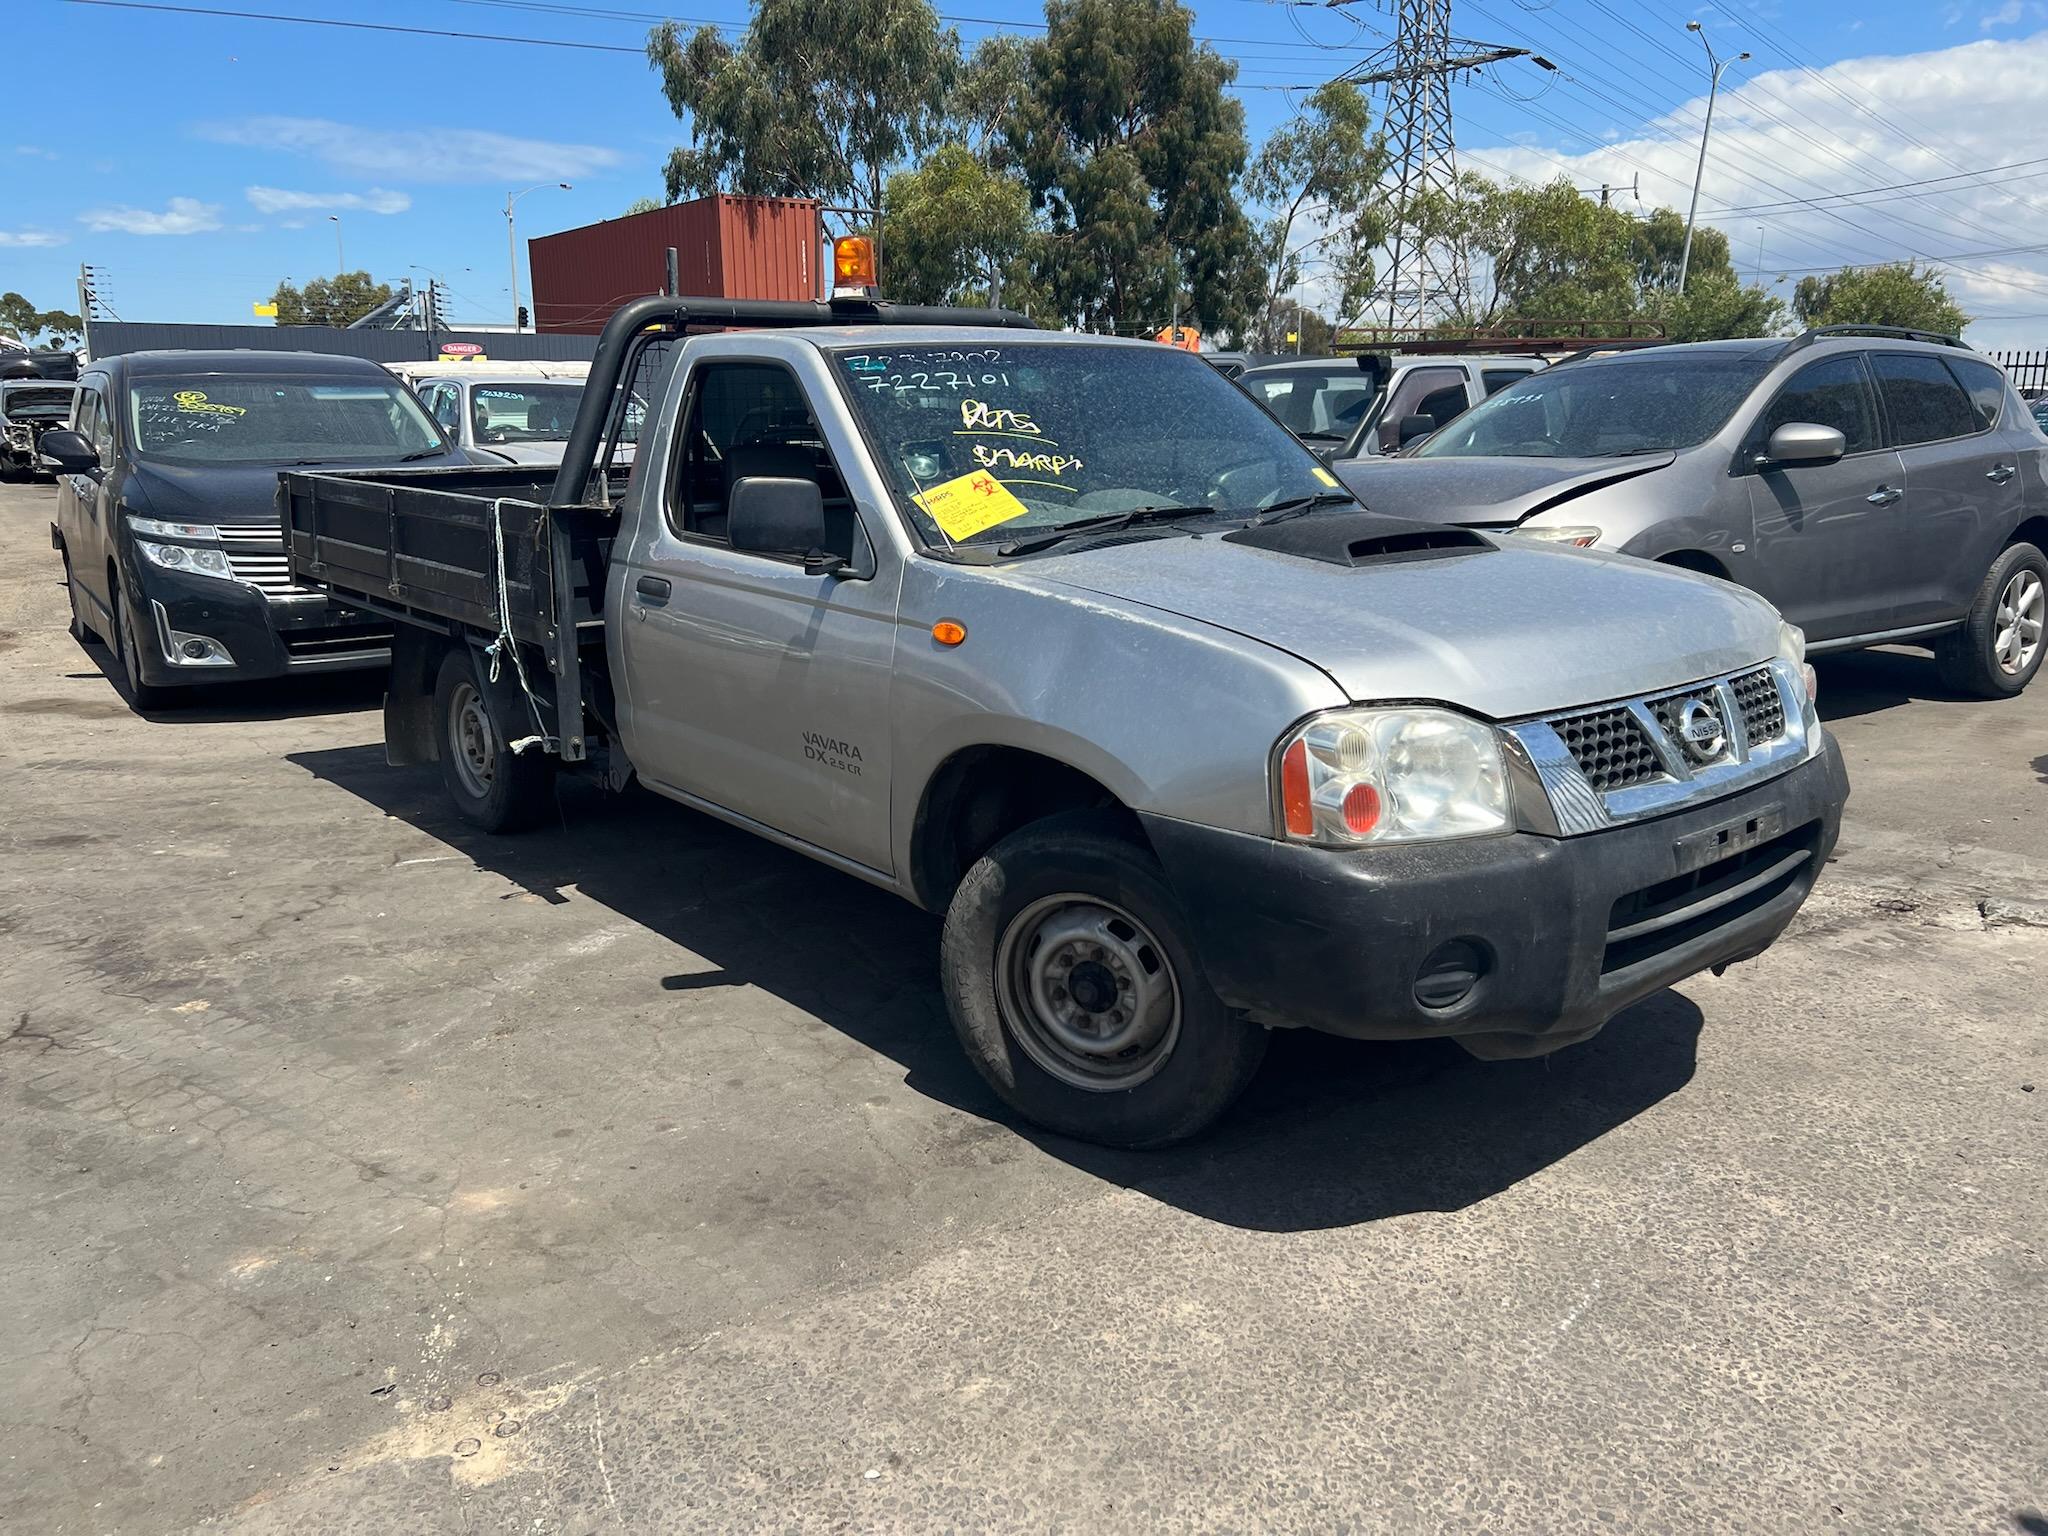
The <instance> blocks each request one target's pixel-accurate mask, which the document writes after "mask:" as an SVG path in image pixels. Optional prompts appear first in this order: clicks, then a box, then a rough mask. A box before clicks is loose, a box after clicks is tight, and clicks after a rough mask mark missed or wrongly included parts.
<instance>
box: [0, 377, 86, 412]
mask: <svg viewBox="0 0 2048 1536" xmlns="http://www.w3.org/2000/svg"><path fill="white" fill-rule="evenodd" d="M77 395H78V386H77V385H75V384H12V385H8V386H7V387H6V388H4V389H0V416H6V417H8V418H9V419H10V420H13V421H64V420H67V419H69V417H70V415H71V403H72V401H73V400H74V399H75V398H76V397H77Z"/></svg>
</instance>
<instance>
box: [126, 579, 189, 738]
mask: <svg viewBox="0 0 2048 1536" xmlns="http://www.w3.org/2000/svg"><path fill="white" fill-rule="evenodd" d="M108 579H109V580H110V581H112V582H113V585H114V634H113V636H112V639H113V642H114V651H115V654H117V655H118V656H119V657H120V658H121V680H122V682H123V683H124V684H125V685H126V687H127V690H128V703H129V705H130V707H131V708H133V709H134V710H135V711H136V712H137V713H138V714H147V713H148V712H149V711H150V710H153V709H168V708H169V707H170V706H172V705H173V704H176V703H177V702H178V701H179V700H180V699H182V698H184V696H185V694H184V690H183V689H181V688H165V687H163V686H161V685H160V684H157V683H152V682H147V681H145V680H144V678H143V675H142V648H143V647H144V646H145V645H148V644H149V643H150V639H151V635H150V632H149V631H148V630H147V629H145V628H143V625H142V621H141V620H140V619H139V618H137V617H136V614H135V605H134V604H133V603H131V602H129V601H128V590H127V588H125V587H124V586H122V585H121V579H120V577H119V576H118V575H115V574H113V573H109V577H108Z"/></svg>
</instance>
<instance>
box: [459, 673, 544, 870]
mask: <svg viewBox="0 0 2048 1536" xmlns="http://www.w3.org/2000/svg"><path fill="white" fill-rule="evenodd" d="M434 733H435V738H436V745H437V746H438V747H439V749H440V754H441V782H442V783H443V784H444V785H446V786H447V789H448V798H449V799H451V800H453V801H454V802H455V809H456V812H457V813H458V814H459V815H460V816H461V817H462V819H463V820H464V821H467V822H469V823H470V824H471V825H472V826H477V827H481V828H482V829H483V830H484V831H486V832H519V831H523V830H524V829H526V828H527V827H530V826H532V825H533V824H534V823H535V822H537V821H539V820H540V819H541V818H542V817H543V816H544V815H546V814H547V812H548V810H549V808H550V807H552V806H553V805H554V803H555V760H554V759H553V758H552V757H550V756H548V754H547V753H545V752H543V751H541V750H540V748H538V747H529V748H528V749H527V750H526V751H524V752H514V751H513V750H512V749H511V748H510V747H508V746H506V745H505V741H506V737H505V731H504V728H503V726H502V725H501V723H500V722H499V721H498V719H497V717H496V715H495V713H494V712H493V711H492V709H491V704H490V697H489V695H488V694H487V693H485V691H484V689H483V687H482V685H481V684H480V683H479V682H478V681H477V675H476V667H475V664H474V663H473V662H472V660H471V659H470V654H469V651H468V650H467V649H466V648H465V649H461V650H453V651H450V652H448V654H447V655H445V656H443V657H442V658H441V670H440V672H439V674H438V675H437V676H436V677H435V679H434Z"/></svg>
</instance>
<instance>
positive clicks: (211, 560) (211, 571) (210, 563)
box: [135, 539, 235, 581]
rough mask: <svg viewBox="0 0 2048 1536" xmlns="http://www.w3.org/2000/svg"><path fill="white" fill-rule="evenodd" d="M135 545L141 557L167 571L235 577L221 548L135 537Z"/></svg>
mask: <svg viewBox="0 0 2048 1536" xmlns="http://www.w3.org/2000/svg"><path fill="white" fill-rule="evenodd" d="M135 547H136V548H137V549H139V550H141V551H142V558H143V559H145V560H147V561H148V562H149V563H150V564H151V565H155V566H161V567H162V568H163V569H164V570H167V571H190V572H192V574H193V575H195V576H218V577H221V578H222V579H224V580H227V581H233V580H234V579H235V573H234V572H233V571H232V570H230V569H229V568H228V557H227V554H226V553H225V552H224V551H222V550H218V549H208V548H206V547H204V546H195V545H190V544H151V543H149V542H148V541H147V540H145V539H137V540H136V541H135Z"/></svg>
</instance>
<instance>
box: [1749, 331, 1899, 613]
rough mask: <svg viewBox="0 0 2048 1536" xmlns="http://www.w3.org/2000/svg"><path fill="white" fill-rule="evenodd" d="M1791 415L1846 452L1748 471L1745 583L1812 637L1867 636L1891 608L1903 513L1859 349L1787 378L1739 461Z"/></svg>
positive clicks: (1894, 460) (1891, 452)
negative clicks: (1749, 550)
mask: <svg viewBox="0 0 2048 1536" xmlns="http://www.w3.org/2000/svg"><path fill="white" fill-rule="evenodd" d="M1795 421H1804V422H1814V423H1816V424H1818V425H1820V426H1823V427H1834V428H1835V429H1836V430H1838V431H1839V432H1840V433H1841V434H1842V437H1843V439H1844V441H1845V442H1846V443H1847V445H1848V451H1847V452H1845V453H1844V454H1843V455H1842V457H1841V458H1839V459H1837V460H1835V461H1834V462H1833V463H1831V464H1785V465H1772V466H1766V467H1764V468H1761V469H1757V470H1755V471H1754V472H1753V473H1751V474H1750V475H1749V487H1750V490H1749V504H1750V514H1751V517H1752V519H1753V522H1754V543H1755V552H1754V554H1753V555H1752V557H1751V560H1750V575H1751V577H1752V578H1753V579H1752V580H1751V581H1750V582H1749V585H1751V586H1754V587H1755V588H1756V589H1757V590H1758V591H1759V592H1761V593H1763V595H1764V596H1765V597H1767V598H1769V599H1770V600H1771V601H1772V602H1773V603H1775V604H1776V605H1777V608H1778V611H1779V612H1780V613H1782V614H1784V615H1785V617H1786V618H1788V619H1790V620H1791V621H1792V622H1793V623H1794V624H1797V625H1798V626H1799V627H1800V628H1801V629H1803V630H1805V631H1806V635H1807V638H1808V639H1810V640H1816V641H1821V640H1839V639H1843V638H1846V637H1848V636H1851V635H1865V634H1871V633H1873V632H1875V631H1877V630H1879V629H1882V628H1883V627H1884V624H1885V620H1886V618H1887V616H1888V614H1889V612H1890V610H1891V607H1892V592H1891V588H1890V585H1889V582H1890V573H1889V564H1890V551H1891V549H1892V548H1893V547H1894V545H1895V543H1896V539H1895V535H1896V534H1897V532H1898V530H1899V529H1900V527H1901V526H1902V525H1903V524H1904V522H1905V520H1906V517H1907V515H1908V509H1907V505H1906V498H1905V488H1906V470H1905V465H1904V464H1903V463H1901V462H1900V459H1899V455H1898V452H1897V450H1895V449H1892V448H1888V447H1886V446H1885V445H1884V442H1883V437H1882V434H1881V433H1880V432H1879V430H1878V416H1877V396H1876V392H1875V390H1874V389H1873V388H1872V385H1871V380H1870V373H1869V369H1868V368H1867V367H1866V365H1865V363H1864V360H1863V357H1862V355H1861V354H1859V353H1853V352H1852V353H1843V354H1840V355H1838V356H1835V357H1830V358H1824V359H1822V360H1821V361H1819V362H1816V363H1810V364H1808V365H1807V366H1806V367H1804V368H1802V369H1800V370H1799V371H1798V372H1797V373H1795V374H1793V375H1792V377H1791V378H1790V379H1788V380H1787V381H1786V382H1785V384H1784V385H1783V387H1782V388H1780V389H1779V391H1778V393H1777V395H1776V396H1775V397H1773V399H1772V400H1771V402H1770V404H1769V405H1767V406H1765V407H1764V409H1763V411H1762V412H1761V413H1760V414H1759V415H1758V417H1757V420H1756V423H1755V425H1754V426H1753V427H1752V428H1751V429H1750V432H1749V433H1748V435H1747V436H1746V437H1745V438H1744V439H1743V444H1744V446H1743V449H1742V458H1743V462H1744V463H1745V464H1753V463H1754V462H1755V459H1756V456H1757V455H1758V454H1760V453H1762V452H1763V450H1764V445H1765V444H1766V443H1767V442H1769V440H1770V436H1771V433H1772V432H1774V431H1776V430H1777V429H1778V428H1779V427H1782V426H1785V425H1787V424H1789V423H1791V422H1795Z"/></svg>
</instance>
